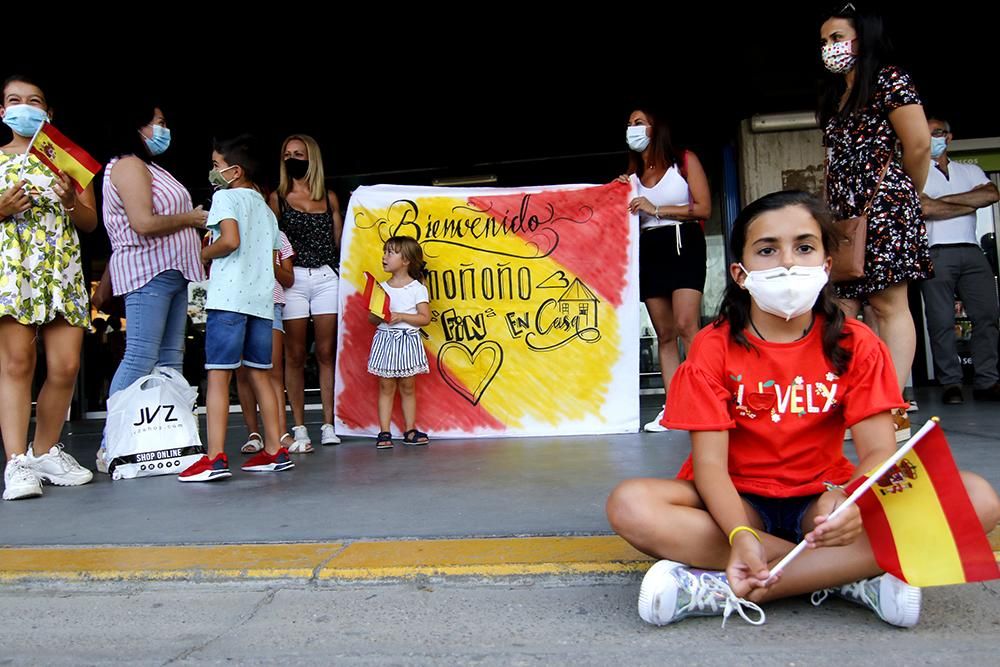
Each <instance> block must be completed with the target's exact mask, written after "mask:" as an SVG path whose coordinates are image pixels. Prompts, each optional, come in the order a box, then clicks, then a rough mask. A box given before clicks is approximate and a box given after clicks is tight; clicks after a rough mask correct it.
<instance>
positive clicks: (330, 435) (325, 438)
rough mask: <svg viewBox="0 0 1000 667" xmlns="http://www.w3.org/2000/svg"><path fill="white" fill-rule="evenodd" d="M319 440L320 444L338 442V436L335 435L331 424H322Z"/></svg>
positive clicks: (334, 443)
mask: <svg viewBox="0 0 1000 667" xmlns="http://www.w3.org/2000/svg"><path fill="white" fill-rule="evenodd" d="M319 442H320V444H321V445H339V444H340V438H338V437H337V433H336V431H334V430H333V424H323V428H322V429H321V430H320V438H319Z"/></svg>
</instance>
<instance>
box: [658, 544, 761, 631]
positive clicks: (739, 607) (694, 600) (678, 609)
mask: <svg viewBox="0 0 1000 667" xmlns="http://www.w3.org/2000/svg"><path fill="white" fill-rule="evenodd" d="M696 572H697V573H698V574H695V573H696ZM744 607H745V608H747V609H750V610H752V611H755V612H757V613H758V614H759V615H760V617H759V618H757V619H756V620H754V619H751V618H750V617H749V616H747V613H746V612H745V611H744ZM733 611H735V612H736V613H738V614H739V615H740V617H741V618H742V619H743V620H744V621H746V622H747V623H750V624H751V625H763V623H764V620H765V616H764V610H763V609H761V608H760V607H758V606H757V605H756V604H754V603H753V602H750V601H748V600H744V599H742V598H738V597H736V595H735V594H733V590H732V589H731V588H730V587H729V583H728V582H727V581H726V575H725V573H724V572H705V571H702V570H694V571H692V570H691V568H689V567H688V566H687V565H684V564H683V563H677V562H674V561H672V560H661V561H659V562H658V563H656V564H655V565H654V566H653V567H651V568H649V571H648V572H646V576H644V577H643V578H642V587H641V588H640V589H639V616H640V617H641V618H642V620H644V621H646V622H647V623H652V624H653V625H667V624H668V623H676V622H677V621H680V620H683V619H685V618H688V617H689V616H719V615H721V616H722V626H723V627H725V626H726V620H727V619H728V618H729V615H730V614H732V613H733Z"/></svg>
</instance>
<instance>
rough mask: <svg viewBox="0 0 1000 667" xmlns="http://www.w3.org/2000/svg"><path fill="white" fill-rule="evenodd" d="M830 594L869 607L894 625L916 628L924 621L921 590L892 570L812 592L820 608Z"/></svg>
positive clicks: (813, 600) (815, 603)
mask: <svg viewBox="0 0 1000 667" xmlns="http://www.w3.org/2000/svg"><path fill="white" fill-rule="evenodd" d="M830 593H833V594H834V595H837V596H839V597H842V598H844V599H845V600H848V601H850V602H853V603H855V604H859V605H861V606H862V607H868V608H869V609H871V610H872V611H874V612H875V613H876V614H878V617H879V618H881V619H882V620H883V621H885V622H886V623H888V624H890V625H896V626H899V627H901V628H912V627H913V626H914V625H916V624H917V621H919V620H920V600H921V597H922V594H921V592H920V589H919V588H917V587H916V586H911V585H909V584H908V583H906V582H905V581H902V580H901V579H897V578H896V577H894V576H892V575H891V574H888V573H887V574H883V575H880V576H877V577H874V578H872V579H862V580H860V581H855V582H854V583H853V584H847V585H846V586H841V587H840V588H827V589H824V590H821V591H816V592H815V593H813V594H812V603H813V605H815V606H817V607H818V606H819V605H820V604H822V603H823V600H825V599H826V598H827V597H828V596H829V595H830Z"/></svg>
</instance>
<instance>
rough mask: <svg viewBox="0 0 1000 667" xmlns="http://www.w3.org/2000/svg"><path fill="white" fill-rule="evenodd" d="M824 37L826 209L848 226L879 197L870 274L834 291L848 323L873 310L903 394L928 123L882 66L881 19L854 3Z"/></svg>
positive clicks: (912, 345)
mask: <svg viewBox="0 0 1000 667" xmlns="http://www.w3.org/2000/svg"><path fill="white" fill-rule="evenodd" d="M820 38H821V42H822V57H823V64H824V65H825V67H826V68H827V70H829V71H830V72H831V73H832V76H831V77H830V78H829V81H828V85H827V86H826V90H825V91H824V97H823V100H822V102H821V107H820V122H821V124H822V126H823V144H824V146H825V148H826V155H827V164H828V167H827V185H826V195H827V202H828V204H829V206H830V208H831V209H832V210H833V212H834V215H836V216H837V217H838V219H845V218H852V217H855V216H858V215H861V214H862V212H863V211H864V208H865V205H866V204H867V203H868V202H869V200H872V198H873V196H874V199H873V200H872V201H873V203H872V207H871V209H870V210H869V211H868V238H867V244H866V252H865V275H864V277H863V278H860V279H858V280H853V281H850V282H844V283H839V284H837V285H836V288H837V292H838V295H839V296H840V297H841V299H842V303H841V305H842V307H843V308H844V310H845V311H846V312H847V314H848V316H856V315H857V313H858V312H859V310H860V309H861V307H862V305H864V304H865V303H868V304H870V305H871V307H872V310H873V311H874V313H875V323H874V324H876V325H877V326H876V327H874V328H875V329H876V330H877V331H878V334H879V337H880V338H881V339H882V340H883V341H884V342H885V343H886V345H887V346H888V347H889V352H890V354H891V355H892V360H893V363H894V365H895V366H896V376H897V379H898V380H899V385H900V389H902V387H903V386H904V385H905V383H906V378H907V376H908V375H909V373H910V366H911V365H912V364H913V355H914V353H915V351H916V330H915V328H914V325H913V318H912V316H911V315H910V309H909V304H908V301H907V283H908V282H909V281H911V280H923V279H924V278H927V277H929V276H930V275H931V271H932V268H931V260H930V251H929V249H928V246H927V230H926V228H925V226H924V221H923V216H922V213H921V210H920V197H919V193H920V192H921V191H922V190H923V187H924V182H925V181H926V180H927V169H928V165H929V164H930V135H929V134H928V132H927V120H926V118H925V116H924V110H923V107H922V106H921V101H920V96H919V95H918V94H917V90H916V88H915V87H914V85H913V82H912V80H911V78H910V76H909V74H907V73H906V72H904V71H903V70H901V69H899V68H898V67H895V66H893V65H885V64H883V55H884V52H885V49H884V41H883V37H882V20H881V19H880V18H878V17H876V16H871V15H866V14H862V13H860V12H857V11H856V10H855V9H854V6H853V5H851V4H848V5H846V6H845V7H844V8H843V9H842V10H841V11H839V12H836V13H835V14H833V15H832V16H831V17H830V18H828V19H827V20H826V21H825V22H824V23H823V25H822V27H821V28H820ZM886 163H888V164H889V168H888V171H887V173H886V176H885V179H884V180H883V182H882V184H881V186H878V182H879V177H880V176H881V174H882V170H883V169H884V168H885V165H886ZM877 186H878V188H877V190H878V191H877V192H876V187H877ZM896 427H897V438H898V439H904V438H907V437H909V419H908V418H907V417H906V414H905V412H901V413H899V414H897V418H896Z"/></svg>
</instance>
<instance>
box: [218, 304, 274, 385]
mask: <svg viewBox="0 0 1000 667" xmlns="http://www.w3.org/2000/svg"><path fill="white" fill-rule="evenodd" d="M272 327H273V323H272V322H271V320H265V319H264V318H262V317H254V316H252V315H244V314H243V313H233V312H230V311H228V310H210V311H208V319H207V321H206V322H205V368H206V369H207V370H210V371H212V370H234V369H236V368H239V367H240V364H242V365H244V366H249V367H250V368H259V369H262V370H267V369H269V368H271V337H272V334H271V331H272Z"/></svg>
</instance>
